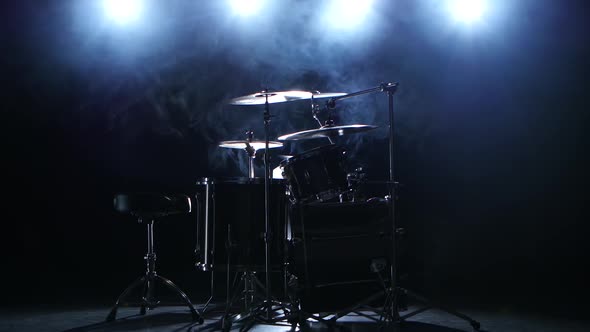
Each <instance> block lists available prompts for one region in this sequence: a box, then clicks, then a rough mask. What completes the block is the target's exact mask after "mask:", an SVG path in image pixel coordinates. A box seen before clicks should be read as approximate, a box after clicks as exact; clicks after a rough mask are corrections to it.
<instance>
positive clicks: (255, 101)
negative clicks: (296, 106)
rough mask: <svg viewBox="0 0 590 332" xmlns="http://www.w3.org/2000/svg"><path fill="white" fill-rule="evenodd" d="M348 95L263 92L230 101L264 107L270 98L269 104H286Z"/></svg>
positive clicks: (298, 91)
mask: <svg viewBox="0 0 590 332" xmlns="http://www.w3.org/2000/svg"><path fill="white" fill-rule="evenodd" d="M344 95H346V93H343V92H319V91H313V92H312V91H300V90H291V91H261V92H257V93H253V94H251V95H247V96H242V97H237V98H233V99H231V100H230V102H229V103H230V104H231V105H263V104H265V103H266V97H267V96H268V103H269V104H276V103H284V102H288V101H294V100H302V99H311V97H312V96H313V98H314V99H316V98H334V97H339V96H344Z"/></svg>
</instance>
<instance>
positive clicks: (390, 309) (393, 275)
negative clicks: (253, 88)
mask: <svg viewBox="0 0 590 332" xmlns="http://www.w3.org/2000/svg"><path fill="white" fill-rule="evenodd" d="M398 86H399V83H397V82H396V83H381V84H380V85H379V86H377V87H374V88H370V89H366V90H362V91H358V92H353V93H350V94H346V95H343V96H338V97H333V98H330V99H329V100H328V101H327V102H326V107H327V108H328V109H333V108H334V107H336V101H338V100H342V99H347V98H351V97H355V96H360V95H364V94H368V93H373V92H385V93H387V97H388V111H389V178H388V181H387V187H388V188H387V189H388V196H389V197H388V202H389V207H390V212H389V214H390V221H391V229H390V231H391V258H390V260H391V262H390V264H389V279H390V282H389V285H388V287H386V288H385V289H384V291H383V292H382V293H381V292H380V293H381V294H379V293H377V294H374V295H371V296H369V297H368V298H367V299H365V300H364V301H362V302H360V303H358V304H357V305H355V306H354V307H352V308H348V309H346V310H344V311H341V312H338V313H336V314H335V315H334V317H333V318H332V319H331V320H332V321H335V320H336V319H338V318H340V317H343V316H346V315H347V314H349V313H351V312H356V311H358V310H359V309H360V308H364V307H366V305H367V304H369V303H371V302H373V301H375V300H377V299H379V298H381V297H384V298H385V301H384V304H383V308H382V310H381V311H379V312H378V314H379V315H380V316H379V321H380V322H382V323H383V324H385V323H388V322H389V323H401V322H402V321H404V320H405V319H407V318H409V317H412V316H415V315H417V314H419V313H421V312H424V311H426V310H429V309H431V308H438V309H440V310H442V311H445V312H447V313H449V314H451V315H454V316H456V317H458V318H460V319H463V320H465V321H467V322H469V324H471V326H472V327H473V328H474V329H475V330H479V328H480V324H479V322H477V321H475V320H473V319H472V318H470V317H468V316H466V315H464V314H462V313H459V312H457V311H455V310H453V309H449V308H447V307H444V306H442V305H435V304H434V303H433V302H432V301H430V300H428V299H426V298H425V297H423V296H420V295H418V294H416V293H414V292H412V291H410V290H407V289H405V288H402V287H400V286H399V285H398V278H397V275H398V269H397V241H396V236H397V234H398V233H400V231H401V229H398V228H397V225H396V217H395V199H396V193H395V190H396V185H397V183H396V182H395V176H394V152H395V150H394V147H395V144H394V143H395V141H394V128H395V126H394V124H395V122H394V120H395V119H394V112H393V95H394V94H395V92H396V91H397V88H398ZM402 296H409V297H411V298H413V299H414V300H416V301H418V302H421V303H423V304H425V305H426V307H425V308H421V309H418V310H416V311H414V312H411V313H408V314H405V315H403V316H400V315H399V310H400V307H401V305H400V302H399V301H400V298H401V297H402Z"/></svg>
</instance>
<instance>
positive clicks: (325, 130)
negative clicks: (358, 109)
mask: <svg viewBox="0 0 590 332" xmlns="http://www.w3.org/2000/svg"><path fill="white" fill-rule="evenodd" d="M375 128H377V126H371V125H363V124H353V125H347V126H326V127H322V128H319V129H311V130H304V131H299V132H296V133H291V134H287V135H283V136H280V137H279V138H278V139H279V141H295V140H300V139H310V138H321V137H328V138H330V137H336V136H344V135H348V134H355V133H360V132H363V131H367V130H372V129H375Z"/></svg>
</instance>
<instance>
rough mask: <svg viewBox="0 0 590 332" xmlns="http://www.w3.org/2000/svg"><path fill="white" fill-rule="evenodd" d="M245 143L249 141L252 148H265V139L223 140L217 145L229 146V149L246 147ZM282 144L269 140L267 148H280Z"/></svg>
mask: <svg viewBox="0 0 590 332" xmlns="http://www.w3.org/2000/svg"><path fill="white" fill-rule="evenodd" d="M246 143H250V146H251V147H253V148H254V150H259V149H264V148H266V142H265V141H252V142H248V141H246V140H242V141H223V142H220V143H219V147H221V148H229V149H245V148H246V147H247V145H246ZM282 146H283V143H281V142H276V141H269V142H268V148H269V149H275V148H280V147H282Z"/></svg>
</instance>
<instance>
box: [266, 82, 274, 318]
mask: <svg viewBox="0 0 590 332" xmlns="http://www.w3.org/2000/svg"><path fill="white" fill-rule="evenodd" d="M269 126H270V110H269V104H268V94H266V101H265V103H264V136H265V137H264V138H265V142H264V143H265V150H264V269H265V272H266V276H265V277H266V280H265V281H266V305H267V310H266V319H267V320H270V317H271V309H272V305H271V298H270V293H271V292H270V246H269V241H270V203H269V200H270V181H269V178H270V162H269V158H268V157H269V155H268V148H269V147H268V145H269V136H270V129H269Z"/></svg>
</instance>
